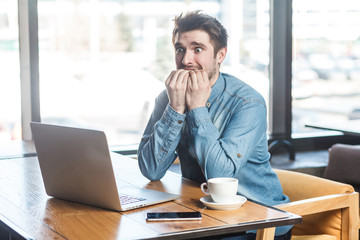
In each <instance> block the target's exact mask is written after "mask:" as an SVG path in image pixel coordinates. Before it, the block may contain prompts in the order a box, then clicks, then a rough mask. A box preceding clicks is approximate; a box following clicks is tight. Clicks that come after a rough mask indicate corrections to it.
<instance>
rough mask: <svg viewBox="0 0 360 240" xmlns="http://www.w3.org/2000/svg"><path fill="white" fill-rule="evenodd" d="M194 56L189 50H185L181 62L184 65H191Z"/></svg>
mask: <svg viewBox="0 0 360 240" xmlns="http://www.w3.org/2000/svg"><path fill="white" fill-rule="evenodd" d="M193 63H194V56H193V54H192V53H191V52H190V51H186V52H185V54H184V57H183V60H182V64H183V65H185V66H189V65H193Z"/></svg>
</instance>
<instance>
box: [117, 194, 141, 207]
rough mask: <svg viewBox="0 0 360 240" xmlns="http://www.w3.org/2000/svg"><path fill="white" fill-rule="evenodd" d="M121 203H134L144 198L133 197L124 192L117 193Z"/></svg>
mask: <svg viewBox="0 0 360 240" xmlns="http://www.w3.org/2000/svg"><path fill="white" fill-rule="evenodd" d="M119 197H120V202H121V205H125V204H129V203H135V202H140V201H144V200H146V199H145V198H141V197H135V196H130V195H125V194H119Z"/></svg>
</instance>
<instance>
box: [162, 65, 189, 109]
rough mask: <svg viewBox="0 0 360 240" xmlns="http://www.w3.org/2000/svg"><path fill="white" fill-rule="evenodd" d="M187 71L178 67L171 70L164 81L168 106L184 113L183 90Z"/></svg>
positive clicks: (186, 80)
mask: <svg viewBox="0 0 360 240" xmlns="http://www.w3.org/2000/svg"><path fill="white" fill-rule="evenodd" d="M188 78H189V71H188V70H184V69H179V70H176V71H172V72H171V73H170V75H169V76H168V78H167V79H166V81H165V86H166V91H167V94H168V97H169V102H170V106H171V107H172V108H173V109H174V110H175V111H176V112H178V113H181V114H184V113H185V109H186V102H185V92H186V87H187V83H188Z"/></svg>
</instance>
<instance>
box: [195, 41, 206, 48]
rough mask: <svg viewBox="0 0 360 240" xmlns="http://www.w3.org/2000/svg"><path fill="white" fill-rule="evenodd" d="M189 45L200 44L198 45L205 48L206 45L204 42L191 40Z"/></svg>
mask: <svg viewBox="0 0 360 240" xmlns="http://www.w3.org/2000/svg"><path fill="white" fill-rule="evenodd" d="M191 45H193V46H200V47H203V48H205V47H206V45H205V44H203V43H200V42H191Z"/></svg>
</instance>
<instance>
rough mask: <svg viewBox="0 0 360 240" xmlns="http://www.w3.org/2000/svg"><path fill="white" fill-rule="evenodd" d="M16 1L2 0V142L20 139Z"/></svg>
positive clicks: (0, 43) (0, 53)
mask: <svg viewBox="0 0 360 240" xmlns="http://www.w3.org/2000/svg"><path fill="white" fill-rule="evenodd" d="M18 36H19V30H18V6H17V1H11V0H0V69H1V70H0V142H7V141H11V140H16V139H21V130H20V122H21V117H20V114H21V111H20V72H19V67H20V62H19V37H18Z"/></svg>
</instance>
